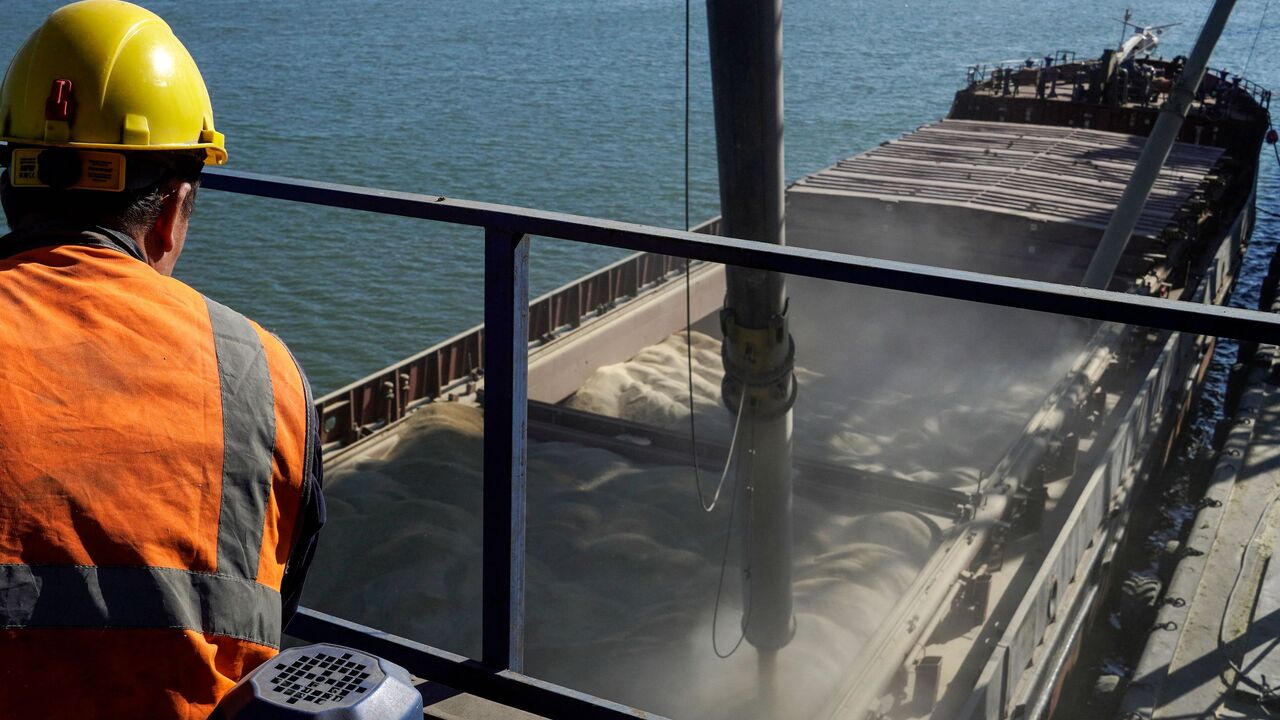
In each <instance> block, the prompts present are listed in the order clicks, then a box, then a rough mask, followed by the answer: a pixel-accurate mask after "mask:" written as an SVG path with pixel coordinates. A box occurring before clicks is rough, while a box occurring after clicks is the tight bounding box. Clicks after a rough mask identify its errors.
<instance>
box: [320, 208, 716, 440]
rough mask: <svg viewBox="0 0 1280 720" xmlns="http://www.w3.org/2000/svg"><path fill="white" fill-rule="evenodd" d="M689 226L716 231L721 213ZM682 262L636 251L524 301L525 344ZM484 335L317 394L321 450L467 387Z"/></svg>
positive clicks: (464, 336)
mask: <svg viewBox="0 0 1280 720" xmlns="http://www.w3.org/2000/svg"><path fill="white" fill-rule="evenodd" d="M692 231H693V232H695V233H705V234H711V235H716V234H719V232H720V219H719V218H712V219H711V220H707V221H706V222H703V223H701V224H699V225H697V226H695V227H694V228H693V229H692ZM694 267H696V263H695V264H694ZM684 269H685V261H684V259H683V258H675V257H671V256H668V255H656V254H654V253H635V254H633V255H629V256H627V257H625V258H622V259H621V260H618V261H617V262H614V263H611V264H609V265H606V266H605V267H603V268H601V269H599V270H597V271H596V272H594V273H591V274H589V275H587V276H585V277H583V278H579V279H577V280H575V281H573V282H571V283H568V284H566V285H563V286H561V287H559V288H556V289H555V290H552V291H550V292H548V293H546V294H544V295H542V296H540V297H538V298H536V299H534V300H532V301H530V303H529V345H530V348H531V349H532V348H537V347H539V346H541V345H543V344H546V343H548V342H550V341H552V340H554V339H555V338H557V337H559V336H561V335H563V334H565V333H569V332H573V331H574V330H577V329H578V328H580V327H581V326H582V325H583V324H584V323H588V322H592V321H595V320H598V319H600V318H601V317H603V316H605V315H607V314H608V313H610V312H611V311H612V310H614V309H615V308H617V307H618V306H620V305H625V303H627V302H629V301H631V300H634V299H635V298H637V297H638V296H640V295H641V294H643V293H644V292H646V291H648V290H652V289H654V288H657V287H658V286H661V285H662V284H663V283H666V282H667V281H669V280H672V279H675V278H676V277H677V276H681V275H683V273H684ZM484 337H485V332H484V325H478V326H476V327H473V328H470V329H469V330H466V331H464V332H462V333H460V334H458V335H455V336H453V337H451V338H449V339H448V340H445V341H444V342H441V343H439V344H436V345H433V346H431V347H429V348H427V349H425V350H423V351H422V352H419V353H417V354H416V355H413V356H411V357H409V358H407V359H404V360H401V361H400V362H397V363H395V364H394V365H390V366H388V367H385V368H383V369H381V370H379V371H377V372H374V373H371V374H370V375H368V376H366V377H363V378H361V379H359V380H356V381H355V382H352V383H350V384H349V385H346V386H344V387H342V388H339V389H337V390H335V391H333V392H331V393H329V394H327V395H325V396H324V397H322V398H320V399H319V400H318V401H317V404H316V413H317V415H318V416H319V418H320V440H321V443H322V446H323V449H324V451H325V453H331V452H336V451H338V450H341V449H343V448H346V447H350V446H351V445H352V444H354V443H355V442H357V441H358V440H360V439H361V438H363V437H367V436H369V435H371V434H372V433H374V432H377V431H378V430H381V429H382V428H385V427H387V426H388V425H390V424H392V423H394V422H396V421H398V420H400V419H402V418H404V417H405V416H406V415H408V414H409V413H410V412H412V411H413V410H414V409H416V408H417V407H419V406H420V405H422V404H424V403H428V402H431V401H433V400H436V399H438V398H445V399H452V398H451V396H453V395H466V394H469V393H471V392H473V391H474V390H475V387H476V384H477V383H478V381H479V380H480V378H481V376H482V375H483V373H484V364H483V362H482V356H483V350H484Z"/></svg>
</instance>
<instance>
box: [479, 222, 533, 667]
mask: <svg viewBox="0 0 1280 720" xmlns="http://www.w3.org/2000/svg"><path fill="white" fill-rule="evenodd" d="M484 278H485V280H484V282H485V288H484V322H485V343H484V370H485V405H484V513H483V523H484V525H483V533H484V548H483V587H482V594H483V603H484V608H483V620H482V625H481V656H480V657H481V660H482V661H483V662H484V664H485V665H487V666H489V667H492V668H497V669H508V668H510V669H512V670H516V671H519V670H520V669H521V666H522V663H523V655H524V568H525V479H526V472H525V457H526V454H525V444H526V441H527V438H528V419H527V408H528V403H529V392H528V390H529V387H528V375H529V367H528V366H529V352H528V337H529V240H528V237H527V236H525V235H522V234H519V233H513V232H509V231H502V230H489V231H487V232H486V233H485V244H484Z"/></svg>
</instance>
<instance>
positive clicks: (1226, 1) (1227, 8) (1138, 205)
mask: <svg viewBox="0 0 1280 720" xmlns="http://www.w3.org/2000/svg"><path fill="white" fill-rule="evenodd" d="M1235 4H1236V3H1235V0H1216V1H1215V2H1214V4H1213V9H1212V10H1210V11H1209V17H1208V18H1207V19H1206V20H1205V21H1204V27H1203V28H1201V29H1200V37H1198V38H1196V44H1195V47H1194V48H1193V49H1192V50H1191V57H1189V58H1188V59H1187V64H1186V65H1185V66H1183V68H1182V74H1181V75H1180V76H1179V77H1178V81H1177V82H1176V83H1174V86H1173V89H1171V90H1170V91H1169V99H1168V100H1166V101H1165V103H1164V106H1163V107H1161V108H1160V116H1159V118H1157V119H1156V124H1155V127H1153V128H1152V129H1151V135H1150V136H1149V137H1148V138H1147V142H1146V144H1145V145H1143V146H1142V154H1140V155H1139V156H1138V164H1137V165H1135V166H1134V168H1133V175H1131V176H1130V177H1129V184H1128V185H1127V186H1126V187H1125V189H1124V195H1122V196H1121V197H1120V203H1119V204H1118V205H1116V210H1115V212H1114V213H1112V215H1111V221H1110V222H1109V223H1107V229H1106V232H1104V233H1103V234H1102V240H1101V241H1100V242H1099V243H1098V249H1097V250H1096V251H1094V254H1093V259H1092V260H1090V261H1089V269H1088V270H1086V271H1085V273H1084V280H1082V281H1081V283H1080V284H1081V285H1083V286H1084V287H1090V288H1098V289H1103V290H1105V289H1106V287H1107V285H1108V284H1109V283H1110V282H1111V276H1112V275H1114V274H1115V272H1116V266H1117V265H1118V264H1119V263H1120V256H1121V255H1123V254H1124V248H1125V246H1126V245H1128V244H1129V236H1131V235H1133V229H1134V228H1135V227H1137V225H1138V219H1139V218H1140V217H1141V216H1142V207H1143V206H1144V205H1146V203H1147V197H1148V196H1150V195H1151V188H1152V186H1154V185H1155V182H1156V178H1157V177H1158V176H1159V175H1160V168H1161V167H1162V166H1163V165H1164V162H1165V160H1167V159H1168V158H1169V150H1171V149H1172V148H1173V143H1174V141H1175V140H1177V139H1178V131H1179V130H1181V129H1182V121H1183V119H1185V118H1186V117H1187V112H1188V111H1189V110H1190V109H1191V104H1192V102H1193V101H1194V100H1195V95H1196V90H1197V89H1198V88H1199V87H1200V81H1201V80H1202V79H1204V71H1205V67H1206V66H1207V65H1208V64H1209V56H1210V55H1212V54H1213V48H1214V46H1215V45H1217V44H1218V38H1219V36H1221V35H1222V28H1223V27H1224V26H1225V25H1226V24H1227V18H1228V17H1230V16H1231V9H1232V8H1233V7H1235Z"/></svg>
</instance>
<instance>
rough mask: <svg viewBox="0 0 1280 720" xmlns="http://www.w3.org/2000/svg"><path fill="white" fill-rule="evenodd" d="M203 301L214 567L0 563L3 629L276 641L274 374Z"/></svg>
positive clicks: (231, 316)
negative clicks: (269, 514) (266, 565)
mask: <svg viewBox="0 0 1280 720" xmlns="http://www.w3.org/2000/svg"><path fill="white" fill-rule="evenodd" d="M205 302H206V304H207V305H208V309H209V319H210V323H211V325H212V330H213V343H214V350H215V352H216V356H217V368H218V381H219V383H220V388H221V399H222V432H223V465H222V495H221V500H220V511H219V515H218V545H217V548H218V550H217V552H218V556H217V572H216V573H208V572H193V571H190V570H184V569H180V568H162V567H132V566H87V565H24V564H0V628H3V629H19V628H21V629H42V628H94V629H97V628H103V629H106V628H113V629H114V628H174V629H177V628H182V629H189V630H195V631H197V632H201V633H205V634H210V635H222V636H228V637H233V638H239V639H242V640H248V641H250V642H254V643H258V644H260V645H266V646H269V647H278V646H279V644H280V633H281V627H280V604H281V599H280V593H279V591H277V590H275V589H273V588H271V587H269V586H267V585H263V584H260V583H258V582H256V579H257V575H258V565H259V556H260V554H261V551H262V536H263V527H264V525H265V523H266V509H267V501H268V498H269V496H270V494H271V483H272V456H273V454H274V451H275V437H276V427H275V422H276V416H275V399H274V396H273V394H272V383H271V372H270V368H269V367H268V364H267V357H266V351H265V350H264V348H263V346H262V341H261V339H260V338H259V336H258V334H257V332H256V331H255V330H254V328H253V326H252V325H250V324H249V321H248V320H246V319H245V318H244V316H242V315H240V314H239V313H237V312H235V311H234V310H231V309H229V308H227V307H226V306H224V305H221V304H219V303H217V302H215V301H213V300H209V299H207V298H206V299H205Z"/></svg>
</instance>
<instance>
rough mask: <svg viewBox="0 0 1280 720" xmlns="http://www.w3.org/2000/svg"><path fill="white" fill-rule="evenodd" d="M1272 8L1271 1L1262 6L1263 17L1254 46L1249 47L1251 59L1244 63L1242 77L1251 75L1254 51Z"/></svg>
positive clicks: (1259, 21) (1254, 38)
mask: <svg viewBox="0 0 1280 720" xmlns="http://www.w3.org/2000/svg"><path fill="white" fill-rule="evenodd" d="M1270 8H1271V0H1267V2H1266V4H1264V5H1263V6H1262V15H1261V16H1260V17H1259V18H1258V29H1257V30H1256V31H1254V33H1253V44H1252V45H1250V46H1249V57H1248V58H1246V59H1245V61H1244V71H1243V72H1241V73H1240V74H1241V75H1242V76H1244V75H1248V74H1249V65H1250V63H1252V62H1253V51H1254V50H1257V49H1258V37H1259V36H1261V35H1262V25H1263V23H1264V22H1266V19H1267V10H1269V9H1270Z"/></svg>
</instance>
